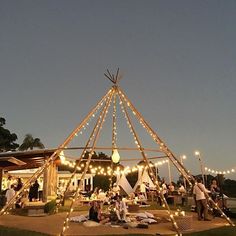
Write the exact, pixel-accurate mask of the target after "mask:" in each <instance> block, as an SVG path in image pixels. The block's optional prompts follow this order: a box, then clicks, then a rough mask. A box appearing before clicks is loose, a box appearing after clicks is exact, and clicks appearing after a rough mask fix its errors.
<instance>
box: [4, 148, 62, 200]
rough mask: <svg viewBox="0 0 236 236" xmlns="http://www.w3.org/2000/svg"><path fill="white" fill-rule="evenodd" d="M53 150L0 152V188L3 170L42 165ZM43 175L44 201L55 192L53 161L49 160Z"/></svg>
mask: <svg viewBox="0 0 236 236" xmlns="http://www.w3.org/2000/svg"><path fill="white" fill-rule="evenodd" d="M54 151H55V149H41V150H32V151H21V152H5V153H0V170H1V175H0V186H1V188H2V177H3V172H8V171H13V170H26V169H33V168H39V167H42V166H43V165H44V163H45V162H46V161H47V159H48V158H49V157H50V156H51V155H52V154H53V153H54ZM43 177H44V182H43V201H44V202H46V201H47V198H48V196H51V195H55V194H56V188H57V182H56V181H57V165H56V163H55V162H51V163H50V165H49V167H48V168H47V169H45V170H44V173H43Z"/></svg>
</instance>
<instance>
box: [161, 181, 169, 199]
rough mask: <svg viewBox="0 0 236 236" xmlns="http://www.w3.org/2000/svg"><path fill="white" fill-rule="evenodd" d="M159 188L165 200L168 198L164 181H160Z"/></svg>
mask: <svg viewBox="0 0 236 236" xmlns="http://www.w3.org/2000/svg"><path fill="white" fill-rule="evenodd" d="M161 187H162V193H163V195H164V197H165V199H167V197H168V189H167V186H166V181H165V179H164V178H163V180H162V184H161Z"/></svg>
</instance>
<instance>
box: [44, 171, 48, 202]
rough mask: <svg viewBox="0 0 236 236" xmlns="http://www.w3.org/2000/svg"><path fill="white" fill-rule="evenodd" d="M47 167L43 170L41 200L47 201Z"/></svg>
mask: <svg viewBox="0 0 236 236" xmlns="http://www.w3.org/2000/svg"><path fill="white" fill-rule="evenodd" d="M48 169H49V168H46V169H44V172H43V199H42V201H43V202H47V200H48V174H49V171H48Z"/></svg>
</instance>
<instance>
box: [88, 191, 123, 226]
mask: <svg viewBox="0 0 236 236" xmlns="http://www.w3.org/2000/svg"><path fill="white" fill-rule="evenodd" d="M101 206H102V203H101V202H99V201H96V200H93V201H92V202H91V205H90V209H89V220H92V221H95V222H98V223H100V224H105V223H107V222H109V221H111V220H112V221H118V222H119V223H124V222H127V219H126V215H127V206H126V203H125V201H124V200H123V199H122V197H121V196H120V195H117V196H116V198H114V199H113V200H112V201H111V204H110V206H109V214H102V211H101V208H102V207H101Z"/></svg>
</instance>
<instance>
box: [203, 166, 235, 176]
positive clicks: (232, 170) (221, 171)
mask: <svg viewBox="0 0 236 236" xmlns="http://www.w3.org/2000/svg"><path fill="white" fill-rule="evenodd" d="M205 171H207V172H209V173H212V174H224V175H226V174H232V173H235V169H231V170H230V169H227V170H214V169H212V168H208V167H205Z"/></svg>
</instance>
